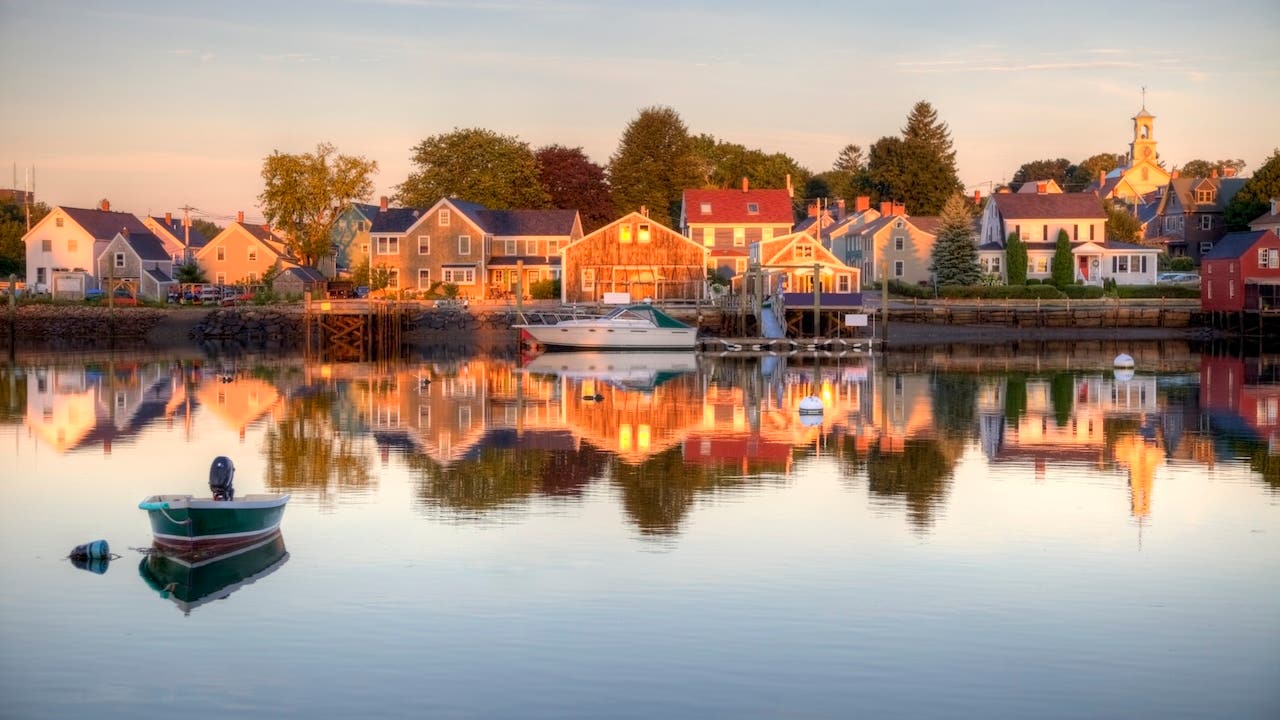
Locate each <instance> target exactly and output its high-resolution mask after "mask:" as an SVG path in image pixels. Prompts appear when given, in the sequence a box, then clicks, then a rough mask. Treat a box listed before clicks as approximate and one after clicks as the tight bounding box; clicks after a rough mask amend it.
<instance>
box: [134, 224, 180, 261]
mask: <svg viewBox="0 0 1280 720" xmlns="http://www.w3.org/2000/svg"><path fill="white" fill-rule="evenodd" d="M125 242H127V243H129V247H131V248H133V251H134V252H135V253H137V254H138V257H139V258H140V259H142V260H159V261H164V260H169V259H171V258H170V257H169V253H168V251H167V250H165V249H164V243H163V242H161V241H160V238H158V237H156V236H155V235H152V234H151V232H150V231H143V232H140V233H136V232H130V233H129V235H128V237H126V238H125Z"/></svg>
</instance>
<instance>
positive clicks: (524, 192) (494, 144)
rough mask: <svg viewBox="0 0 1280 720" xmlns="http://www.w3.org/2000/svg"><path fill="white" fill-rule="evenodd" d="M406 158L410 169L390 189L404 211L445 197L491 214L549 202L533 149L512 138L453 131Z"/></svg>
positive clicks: (432, 139)
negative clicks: (405, 208)
mask: <svg viewBox="0 0 1280 720" xmlns="http://www.w3.org/2000/svg"><path fill="white" fill-rule="evenodd" d="M410 159H411V160H412V161H413V165H414V168H415V169H414V170H412V171H411V172H410V173H409V177H408V178H406V179H405V181H404V182H403V183H401V184H400V185H398V186H396V200H397V201H398V202H400V203H401V204H402V205H404V206H406V207H430V206H432V205H434V204H435V203H436V202H437V201H438V200H440V199H441V198H446V197H449V198H457V199H459V200H467V201H470V202H474V203H479V204H481V205H484V206H485V207H489V208H493V209H495V210H505V209H508V208H545V207H547V206H548V205H550V204H551V198H550V196H549V195H548V194H547V191H546V190H545V189H543V186H542V182H541V180H540V178H539V174H538V161H537V159H536V158H535V157H534V154H533V150H531V149H529V145H528V143H526V142H524V141H522V140H520V139H519V138H517V137H515V136H512V135H499V134H498V133H495V132H493V131H492V130H485V129H483V128H466V129H463V130H458V129H454V131H453V132H449V133H442V134H440V135H432V136H431V137H429V138H427V139H426V140H423V141H422V142H420V143H418V144H417V145H415V146H414V147H413V151H412V155H411V156H410Z"/></svg>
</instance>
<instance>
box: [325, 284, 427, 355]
mask: <svg viewBox="0 0 1280 720" xmlns="http://www.w3.org/2000/svg"><path fill="white" fill-rule="evenodd" d="M408 316H409V308H407V307H406V306H404V305H401V304H400V303H396V302H390V301H385V300H311V299H308V300H307V302H306V306H305V309H304V313H303V337H304V347H305V349H306V351H307V352H308V353H316V354H317V355H318V357H320V358H322V359H325V360H355V361H362V360H379V359H386V358H389V357H392V356H394V355H396V354H398V353H399V352H400V347H401V342H402V338H403V333H404V325H405V320H406V318H407V317H408Z"/></svg>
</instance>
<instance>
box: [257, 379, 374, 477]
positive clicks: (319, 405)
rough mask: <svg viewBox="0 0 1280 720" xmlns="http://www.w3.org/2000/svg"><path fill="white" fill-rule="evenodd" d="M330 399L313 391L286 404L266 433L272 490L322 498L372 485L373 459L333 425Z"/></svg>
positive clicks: (268, 468) (266, 450) (332, 402)
mask: <svg viewBox="0 0 1280 720" xmlns="http://www.w3.org/2000/svg"><path fill="white" fill-rule="evenodd" d="M333 410H334V395H332V394H330V393H316V394H310V395H304V396H301V397H296V398H293V399H291V400H289V401H288V402H287V403H286V405H285V412H284V413H283V417H281V418H280V419H278V420H276V421H275V422H274V423H272V424H271V425H270V426H269V427H268V428H267V432H266V442H265V446H264V450H263V453H264V454H265V455H266V458H267V486H268V487H270V488H271V489H272V490H291V491H299V490H304V491H312V492H316V493H318V494H320V495H324V494H325V493H326V492H327V491H328V488H329V486H330V483H334V482H336V483H337V486H338V489H340V490H344V489H360V488H366V487H368V486H369V484H370V473H369V467H370V463H371V462H372V457H371V456H370V455H369V454H368V453H367V452H365V451H364V450H363V448H362V446H358V445H357V444H356V442H355V441H354V439H353V438H352V436H351V435H350V434H347V433H341V432H339V431H338V429H337V428H336V427H335V425H334V422H333Z"/></svg>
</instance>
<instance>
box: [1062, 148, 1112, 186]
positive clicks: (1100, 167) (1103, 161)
mask: <svg viewBox="0 0 1280 720" xmlns="http://www.w3.org/2000/svg"><path fill="white" fill-rule="evenodd" d="M1119 165H1120V159H1119V158H1118V157H1117V156H1116V154H1115V153H1098V154H1097V155H1090V156H1089V157H1087V158H1085V159H1084V160H1081V161H1080V164H1079V165H1076V166H1075V169H1074V170H1072V171H1071V177H1070V178H1069V179H1068V180H1067V184H1066V185H1063V186H1062V189H1063V190H1065V191H1067V192H1084V189H1085V188H1087V187H1089V185H1090V184H1092V183H1094V182H1097V180H1098V175H1099V174H1100V173H1109V172H1111V171H1112V170H1115V169H1116V168H1117V167H1119Z"/></svg>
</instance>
